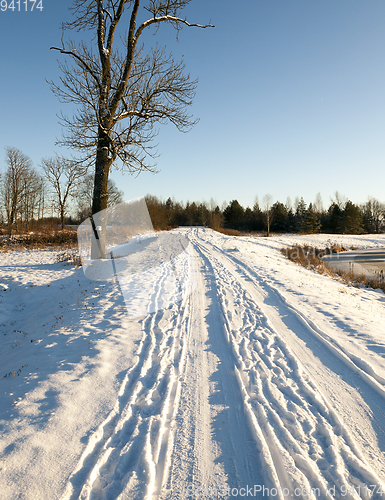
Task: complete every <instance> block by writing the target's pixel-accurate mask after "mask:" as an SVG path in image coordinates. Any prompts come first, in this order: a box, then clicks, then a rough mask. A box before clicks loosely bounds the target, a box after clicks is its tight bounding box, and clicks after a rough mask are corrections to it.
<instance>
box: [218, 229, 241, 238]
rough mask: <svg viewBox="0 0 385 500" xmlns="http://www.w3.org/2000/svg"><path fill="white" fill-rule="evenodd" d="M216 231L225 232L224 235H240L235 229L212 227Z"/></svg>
mask: <svg viewBox="0 0 385 500" xmlns="http://www.w3.org/2000/svg"><path fill="white" fill-rule="evenodd" d="M213 229H214V231H216V232H217V233H222V234H225V235H226V236H241V232H240V231H237V230H236V229H227V228H225V227H216V228H213Z"/></svg>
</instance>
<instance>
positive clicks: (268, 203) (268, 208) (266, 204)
mask: <svg viewBox="0 0 385 500" xmlns="http://www.w3.org/2000/svg"><path fill="white" fill-rule="evenodd" d="M272 202H273V197H272V196H271V194H266V195H265V196H264V197H263V208H264V214H265V218H266V225H267V236H270V226H271V223H272V220H273V210H272Z"/></svg>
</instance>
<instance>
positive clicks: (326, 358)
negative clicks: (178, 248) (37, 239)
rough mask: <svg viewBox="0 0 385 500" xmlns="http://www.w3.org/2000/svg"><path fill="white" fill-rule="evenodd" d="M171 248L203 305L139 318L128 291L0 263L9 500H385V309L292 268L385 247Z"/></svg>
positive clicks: (40, 266) (189, 233) (62, 269)
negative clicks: (182, 259)
mask: <svg viewBox="0 0 385 500" xmlns="http://www.w3.org/2000/svg"><path fill="white" fill-rule="evenodd" d="M173 232H174V233H178V232H179V233H182V234H183V235H184V236H186V237H187V238H188V239H189V241H190V243H191V252H192V256H193V262H194V268H195V271H196V278H195V279H196V282H195V283H194V287H193V290H192V291H191V293H185V294H184V297H183V300H181V301H179V302H177V303H174V304H171V305H168V307H167V308H166V309H161V308H153V310H154V311H155V312H151V313H149V314H146V315H142V316H140V317H135V318H130V317H129V315H128V312H127V308H126V304H125V302H124V298H123V295H122V292H121V288H120V285H119V283H118V281H117V280H113V281H106V282H102V281H98V282H96V281H90V280H89V279H87V278H86V277H85V276H84V273H83V271H82V269H81V268H76V269H75V268H73V267H71V266H70V265H68V264H66V263H57V262H56V259H57V254H58V252H55V251H45V250H36V251H24V252H19V251H18V252H10V253H0V367H1V372H0V394H1V404H0V430H1V440H0V499H1V500H16V499H28V500H32V499H33V500H54V499H60V500H75V499H79V498H80V499H89V500H91V499H92V500H107V499H110V500H113V499H121V500H123V499H148V500H150V499H158V498H159V499H164V500H165V499H187V498H260V499H262V498H264V499H265V498H269V499H281V500H284V499H287V498H301V499H313V500H315V499H329V498H338V499H359V498H362V499H369V498H372V499H381V498H385V486H384V483H385V363H384V358H385V326H384V306H385V295H384V293H383V292H381V291H378V290H377V291H376V290H369V289H358V288H353V287H349V286H347V285H345V284H343V283H342V282H341V281H338V280H337V279H332V278H331V277H328V276H323V275H318V274H316V273H315V272H313V271H310V270H307V269H305V268H303V267H300V266H297V265H296V264H293V263H292V262H289V261H288V260H286V259H285V258H284V257H283V255H282V254H281V253H280V252H279V250H280V249H281V248H282V247H284V246H287V245H291V244H294V243H305V242H306V243H311V244H313V245H317V246H320V247H321V246H324V245H326V243H327V240H329V242H332V243H334V242H337V243H342V244H343V245H345V246H349V247H350V246H355V247H358V248H372V247H376V248H377V247H383V246H385V237H384V236H340V235H333V236H330V235H329V236H328V235H315V236H297V235H287V236H285V235H283V236H276V237H271V238H251V237H242V238H235V237H229V236H224V235H221V234H219V233H215V232H213V231H211V230H208V229H201V228H186V229H179V230H174V231H173ZM165 280H166V277H165V276H160V275H159V276H156V277H155V279H154V287H153V290H152V292H151V293H152V300H153V301H154V303H157V302H158V301H159V300H160V298H161V296H162V293H163V291H162V287H163V283H164V282H165ZM382 488H383V493H382Z"/></svg>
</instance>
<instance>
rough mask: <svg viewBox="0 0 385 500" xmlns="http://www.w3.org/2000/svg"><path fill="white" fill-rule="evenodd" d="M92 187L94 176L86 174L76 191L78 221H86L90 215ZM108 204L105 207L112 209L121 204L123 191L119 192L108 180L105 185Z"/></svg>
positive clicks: (110, 180)
mask: <svg viewBox="0 0 385 500" xmlns="http://www.w3.org/2000/svg"><path fill="white" fill-rule="evenodd" d="M93 187H94V176H93V175H92V174H87V175H86V176H85V177H83V179H81V181H80V183H79V185H78V188H77V190H76V195H75V196H76V203H77V211H78V219H87V217H89V216H90V215H91V213H92V194H93ZM107 192H108V202H107V207H112V206H113V205H117V204H118V203H122V202H123V191H120V190H119V189H118V187H117V185H116V184H115V182H114V181H113V180H112V179H111V178H109V179H108V184H107Z"/></svg>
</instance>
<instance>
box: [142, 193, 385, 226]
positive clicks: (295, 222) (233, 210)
mask: <svg viewBox="0 0 385 500" xmlns="http://www.w3.org/2000/svg"><path fill="white" fill-rule="evenodd" d="M146 202H147V206H148V209H149V213H150V216H151V220H152V222H153V226H154V229H156V230H164V229H170V228H173V227H178V226H205V227H210V228H212V229H217V230H218V229H219V230H221V229H226V230H232V231H239V232H259V233H260V232H264V233H266V234H267V235H269V234H270V233H271V232H274V233H283V232H284V233H320V232H322V233H336V234H363V233H380V232H383V231H384V229H385V204H383V203H381V202H379V201H378V200H376V199H374V198H370V199H369V200H368V201H367V202H366V203H364V204H362V205H356V204H354V203H353V202H352V201H351V200H349V199H344V198H343V197H341V196H340V195H339V194H338V192H337V193H336V197H335V200H334V201H332V202H331V204H330V206H329V207H328V208H326V209H324V208H323V205H322V201H321V198H320V196H319V195H317V199H316V202H315V203H314V204H313V203H310V204H309V205H307V204H306V203H305V201H304V200H303V198H300V199H297V200H296V202H295V203H294V205H293V206H291V204H290V202H288V203H286V204H283V203H281V202H279V201H276V202H275V203H274V204H273V203H272V198H271V196H270V195H267V196H265V197H264V200H263V203H262V205H260V204H259V203H258V201H256V202H255V204H254V206H253V208H250V207H246V208H244V207H243V206H242V205H241V204H240V203H239V202H238V201H237V200H232V201H231V202H230V203H229V204H228V205H227V206H225V207H222V209H221V208H219V206H218V205H216V204H215V203H213V202H211V203H210V204H207V203H205V202H203V203H196V202H192V203H190V202H187V203H185V204H183V203H181V202H177V201H175V200H172V199H171V198H168V199H167V201H165V202H164V201H162V200H160V199H158V198H157V197H156V196H152V195H147V196H146Z"/></svg>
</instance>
